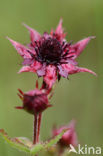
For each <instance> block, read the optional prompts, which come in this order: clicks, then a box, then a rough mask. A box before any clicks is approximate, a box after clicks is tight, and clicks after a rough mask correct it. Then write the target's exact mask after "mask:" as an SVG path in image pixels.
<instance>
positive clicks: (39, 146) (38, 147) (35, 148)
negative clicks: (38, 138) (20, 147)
mask: <svg viewBox="0 0 103 156" xmlns="http://www.w3.org/2000/svg"><path fill="white" fill-rule="evenodd" d="M43 149H44V146H43V144H40V143H38V144H36V145H34V146H33V147H32V148H31V150H30V154H33V155H35V154H37V153H38V152H40V151H41V150H43Z"/></svg>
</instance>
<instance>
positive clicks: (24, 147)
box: [0, 129, 66, 155]
mask: <svg viewBox="0 0 103 156" xmlns="http://www.w3.org/2000/svg"><path fill="white" fill-rule="evenodd" d="M65 132H66V130H63V131H62V132H61V133H60V134H59V135H57V136H56V137H54V138H53V139H51V140H49V141H48V142H45V143H38V144H36V145H33V144H32V142H31V141H30V140H29V139H28V138H25V137H16V138H10V137H9V136H8V135H7V133H6V132H5V131H4V130H3V129H0V136H2V137H3V139H4V140H5V141H6V142H7V143H8V144H10V145H11V146H12V147H14V148H16V149H18V150H20V151H23V152H27V153H29V154H32V155H36V154H37V153H39V152H41V151H43V152H48V149H49V151H52V150H53V145H55V144H56V143H57V142H58V141H59V140H60V139H61V137H62V136H63V134H64V133H65Z"/></svg>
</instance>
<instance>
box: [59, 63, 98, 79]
mask: <svg viewBox="0 0 103 156" xmlns="http://www.w3.org/2000/svg"><path fill="white" fill-rule="evenodd" d="M62 70H64V71H67V72H68V74H75V73H80V72H89V73H91V74H93V75H95V76H96V73H95V72H93V71H92V70H89V69H86V68H80V67H78V66H74V65H73V64H70V63H69V64H63V65H62Z"/></svg>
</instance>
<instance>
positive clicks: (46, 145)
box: [45, 130, 67, 148]
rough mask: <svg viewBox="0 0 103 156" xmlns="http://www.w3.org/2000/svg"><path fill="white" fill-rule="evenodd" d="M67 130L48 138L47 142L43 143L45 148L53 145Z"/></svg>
mask: <svg viewBox="0 0 103 156" xmlns="http://www.w3.org/2000/svg"><path fill="white" fill-rule="evenodd" d="M66 131H67V130H63V131H62V132H61V133H60V134H58V135H57V136H55V137H54V138H53V139H51V140H49V141H48V143H46V144H45V148H49V147H51V146H53V145H55V144H56V143H57V142H58V141H59V140H60V139H61V138H62V136H63V134H64V133H65V132H66Z"/></svg>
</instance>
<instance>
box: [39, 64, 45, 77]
mask: <svg viewBox="0 0 103 156" xmlns="http://www.w3.org/2000/svg"><path fill="white" fill-rule="evenodd" d="M45 69H46V67H45V65H43V66H42V67H41V68H40V69H38V70H37V75H38V76H39V77H41V76H44V75H45Z"/></svg>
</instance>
